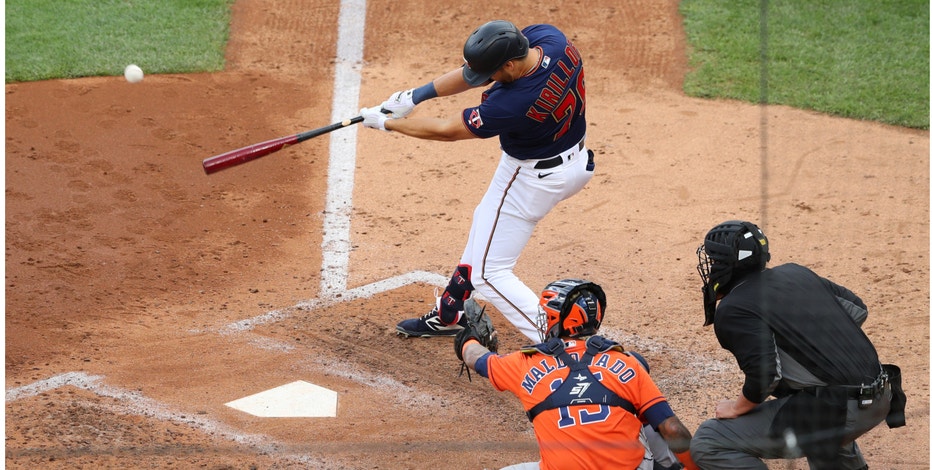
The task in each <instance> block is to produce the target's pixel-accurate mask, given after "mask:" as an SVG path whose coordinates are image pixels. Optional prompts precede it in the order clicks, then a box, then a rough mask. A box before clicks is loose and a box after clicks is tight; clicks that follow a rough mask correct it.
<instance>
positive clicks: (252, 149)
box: [203, 116, 363, 175]
mask: <svg viewBox="0 0 932 470" xmlns="http://www.w3.org/2000/svg"><path fill="white" fill-rule="evenodd" d="M362 121H363V117H362V116H356V117H354V118H351V119H344V120H343V121H340V122H335V123H333V124H330V125H329V126H324V127H321V128H318V129H312V130H309V131H305V132H302V133H300V134H295V135H290V136H287V137H279V138H277V139H272V140H267V141H265V142H260V143H258V144H252V145H249V146H246V147H243V148H240V149H236V150H231V151H229V152H226V153H221V154H220V155H214V156H213V157H210V158H205V159H204V162H203V165H204V173H207V174H208V175H209V174H211V173H216V172H218V171H220V170H224V169H227V168H230V167H231V166H236V165H241V164H243V163H246V162H248V161H252V160H255V159H257V158H259V157H264V156H266V155H268V154H270V153H275V152H277V151H279V150H281V149H283V148H285V147H287V146H289V145H294V144H298V143H301V142H304V141H305V140H308V139H313V138H314V137H318V136H321V135H324V134H327V133H330V132H333V131H335V130H337V129H341V128H344V127H347V126H351V125H353V124H358V123H360V122H362Z"/></svg>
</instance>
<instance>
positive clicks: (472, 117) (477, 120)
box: [469, 109, 482, 129]
mask: <svg viewBox="0 0 932 470" xmlns="http://www.w3.org/2000/svg"><path fill="white" fill-rule="evenodd" d="M469 125H470V126H472V127H475V128H476V129H478V128H480V127H482V116H480V115H479V110H478V109H474V110H472V112H471V113H469Z"/></svg>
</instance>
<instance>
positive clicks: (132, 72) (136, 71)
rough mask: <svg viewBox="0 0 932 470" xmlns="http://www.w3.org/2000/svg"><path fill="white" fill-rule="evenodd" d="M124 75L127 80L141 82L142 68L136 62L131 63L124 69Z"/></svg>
mask: <svg viewBox="0 0 932 470" xmlns="http://www.w3.org/2000/svg"><path fill="white" fill-rule="evenodd" d="M123 77H125V78H126V81H127V82H130V83H139V82H141V81H142V69H141V68H139V66H138V65H136V64H129V65H127V66H126V68H125V69H123Z"/></svg>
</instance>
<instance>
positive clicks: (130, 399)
mask: <svg viewBox="0 0 932 470" xmlns="http://www.w3.org/2000/svg"><path fill="white" fill-rule="evenodd" d="M102 380H103V376H100V375H90V374H87V373H84V372H67V373H64V374H59V375H55V376H53V377H49V378H48V379H45V380H40V381H38V382H34V383H31V384H29V385H24V386H22V387H15V388H11V389H8V390H7V391H6V403H8V404H9V403H12V402H15V401H17V400H21V399H24V398H29V397H34V396H37V395H40V394H42V393H45V392H47V391H50V390H54V389H57V388H60V387H64V386H71V387H75V388H78V389H81V390H87V391H89V392H91V393H94V394H95V395H98V396H101V397H108V398H113V399H115V400H116V401H117V402H118V403H119V406H116V407H115V408H114V411H115V412H117V413H122V414H132V415H138V416H144V417H148V418H154V419H157V420H159V421H168V422H174V423H179V424H183V425H186V426H189V427H191V428H195V429H197V430H200V431H203V432H204V433H205V434H207V435H218V436H220V437H222V438H224V439H227V440H230V441H233V442H236V443H238V444H242V445H246V446H249V447H251V448H253V449H256V450H257V451H259V452H265V453H273V452H274V453H280V452H281V450H282V447H281V445H280V444H278V443H276V442H275V441H274V440H272V439H271V438H269V437H268V436H264V435H259V434H244V433H241V432H238V431H236V430H234V429H232V428H230V427H229V426H226V425H224V424H222V423H219V422H217V421H214V420H211V419H208V418H206V417H204V416H201V415H197V414H192V413H191V412H180V411H177V410H173V409H171V408H170V407H168V406H167V405H165V404H163V403H160V402H158V401H156V400H153V399H151V398H147V397H145V396H143V395H142V394H141V393H139V392H136V391H132V390H125V389H122V388H119V387H113V386H110V385H105V384H102V383H101V381H102ZM88 406H99V405H96V404H93V403H90V404H88ZM281 457H284V458H287V459H290V460H295V461H298V462H301V463H316V462H315V461H313V460H311V459H309V458H308V457H307V456H305V455H281Z"/></svg>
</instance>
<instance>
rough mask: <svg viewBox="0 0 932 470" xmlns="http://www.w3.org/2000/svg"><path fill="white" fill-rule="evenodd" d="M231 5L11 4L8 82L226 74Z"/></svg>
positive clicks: (198, 1) (217, 1) (132, 0)
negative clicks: (136, 69)
mask: <svg viewBox="0 0 932 470" xmlns="http://www.w3.org/2000/svg"><path fill="white" fill-rule="evenodd" d="M232 3H233V0H6V72H5V75H6V82H7V83H11V82H22V81H33V80H46V79H52V78H75V77H87V76H103V75H121V74H122V73H123V68H124V67H125V66H126V65H128V64H131V63H135V64H137V65H139V66H140V67H142V69H143V70H144V71H145V72H146V73H185V72H197V71H216V70H221V69H222V68H223V65H224V48H225V46H226V42H227V39H228V36H229V24H230V5H232Z"/></svg>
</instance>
